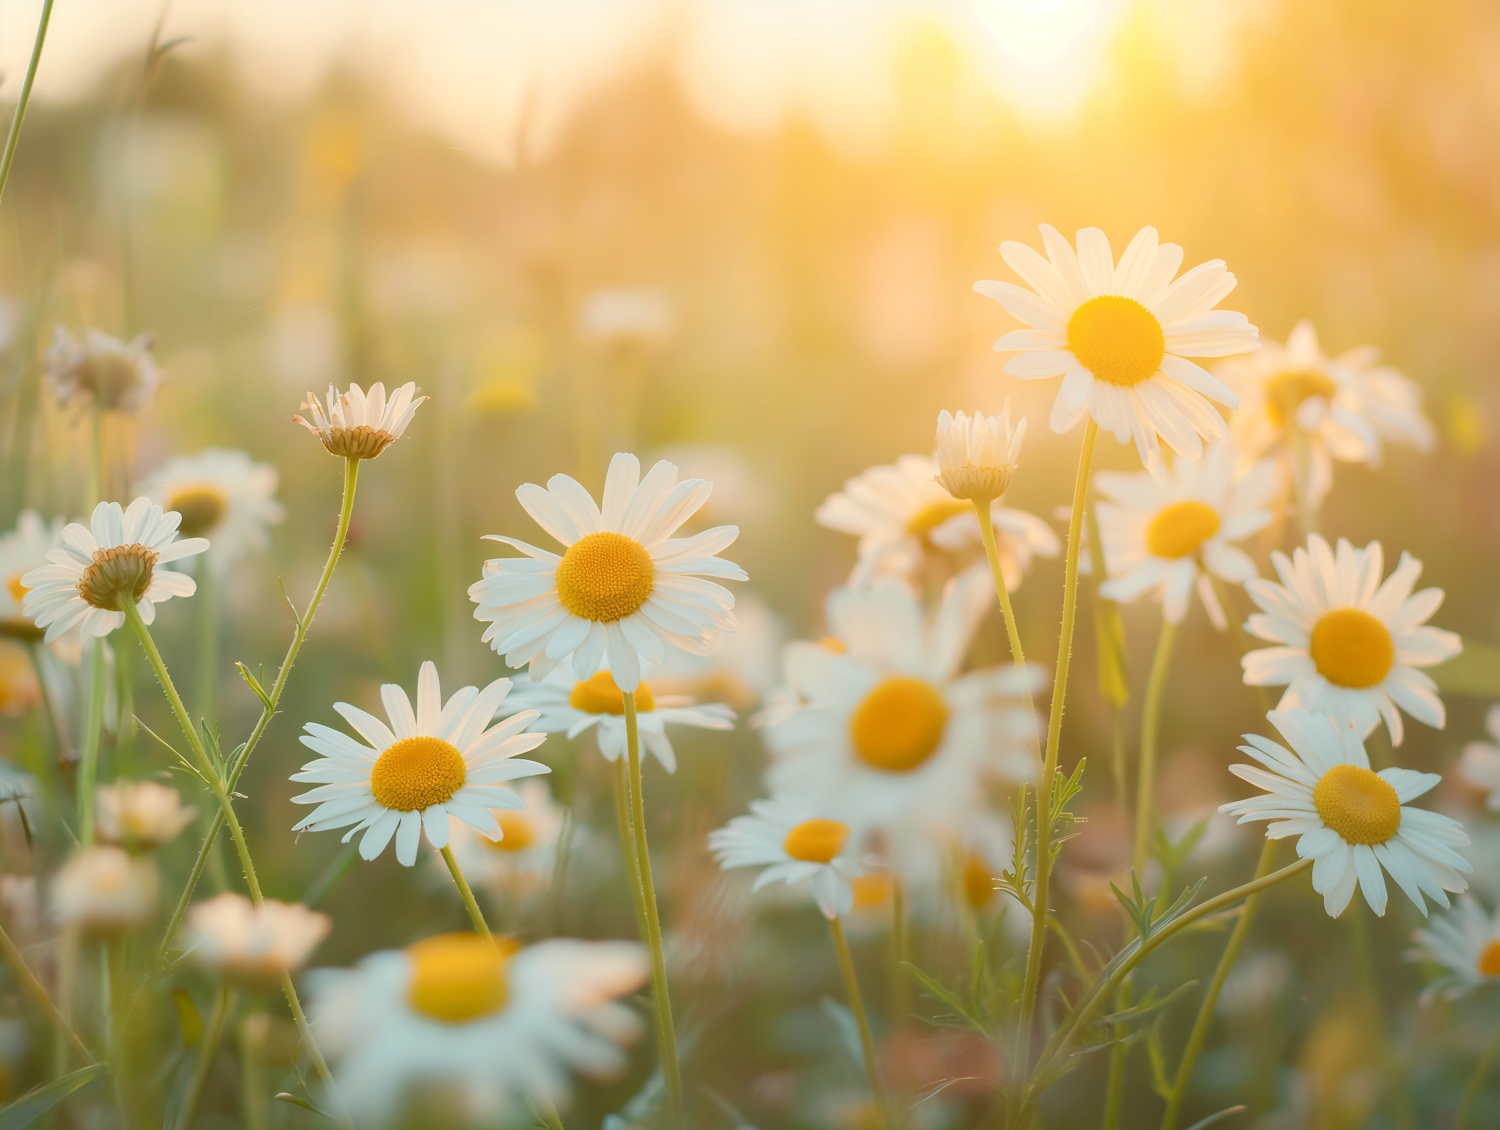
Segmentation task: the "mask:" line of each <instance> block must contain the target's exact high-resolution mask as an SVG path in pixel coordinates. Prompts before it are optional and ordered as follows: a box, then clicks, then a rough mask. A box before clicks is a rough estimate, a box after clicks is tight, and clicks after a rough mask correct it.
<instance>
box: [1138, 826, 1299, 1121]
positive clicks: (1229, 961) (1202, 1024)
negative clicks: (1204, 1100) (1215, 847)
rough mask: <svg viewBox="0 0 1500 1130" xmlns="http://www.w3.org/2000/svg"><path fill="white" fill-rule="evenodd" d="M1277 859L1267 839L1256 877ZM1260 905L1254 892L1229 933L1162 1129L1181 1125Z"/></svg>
mask: <svg viewBox="0 0 1500 1130" xmlns="http://www.w3.org/2000/svg"><path fill="white" fill-rule="evenodd" d="M1275 859H1276V841H1275V840H1267V841H1266V842H1265V846H1263V847H1262V848H1261V849H1260V860H1259V861H1258V862H1257V863H1256V865H1255V878H1257V879H1261V878H1264V877H1265V876H1266V875H1267V874H1268V873H1269V872H1270V870H1271V864H1272V863H1273V862H1274V861H1275ZM1259 906H1260V895H1258V894H1255V895H1251V896H1250V897H1249V898H1247V899H1246V900H1245V906H1244V909H1243V910H1241V911H1240V917H1239V921H1238V922H1236V923H1235V924H1234V930H1233V932H1232V933H1230V935H1229V943H1228V944H1227V945H1226V946H1225V947H1224V953H1223V956H1221V957H1220V958H1219V965H1218V968H1217V969H1215V970H1214V976H1213V980H1211V981H1210V982H1209V983H1208V992H1206V993H1205V994H1204V995H1203V1003H1202V1004H1200V1005H1199V1006H1198V1016H1197V1019H1195V1020H1194V1021H1193V1030H1192V1032H1191V1033H1189V1035H1188V1042H1187V1046H1186V1047H1185V1048H1183V1050H1182V1060H1181V1062H1179V1063H1178V1065H1177V1076H1176V1078H1174V1079H1173V1080H1172V1090H1171V1091H1170V1092H1169V1093H1168V1094H1167V1109H1166V1113H1165V1114H1163V1115H1162V1119H1161V1130H1175V1128H1176V1126H1177V1115H1178V1112H1179V1111H1180V1110H1181V1109H1182V1100H1183V1096H1185V1095H1186V1094H1187V1085H1188V1080H1189V1079H1190V1078H1192V1075H1193V1065H1194V1064H1195V1063H1196V1062H1197V1061H1198V1053H1199V1052H1201V1051H1202V1050H1203V1041H1204V1040H1205V1039H1206V1038H1207V1037H1208V1026H1209V1024H1211V1023H1212V1022H1213V1018H1214V1008H1215V1007H1216V1006H1217V1005H1218V1003H1219V993H1220V992H1221V991H1222V990H1223V988H1224V981H1225V979H1226V978H1227V977H1228V976H1229V971H1230V970H1231V969H1232V968H1234V962H1235V958H1237V957H1239V954H1240V947H1241V946H1242V945H1244V943H1245V935H1246V934H1248V933H1249V932H1250V923H1251V921H1252V920H1253V919H1254V918H1255V911H1256V909H1257V908H1258V907H1259Z"/></svg>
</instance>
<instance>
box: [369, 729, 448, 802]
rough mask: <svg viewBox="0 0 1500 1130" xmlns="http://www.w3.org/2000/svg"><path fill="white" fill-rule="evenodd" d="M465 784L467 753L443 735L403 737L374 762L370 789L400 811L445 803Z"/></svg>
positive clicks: (378, 799) (377, 799) (381, 799)
mask: <svg viewBox="0 0 1500 1130" xmlns="http://www.w3.org/2000/svg"><path fill="white" fill-rule="evenodd" d="M463 787H464V755H463V754H461V753H459V752H458V750H457V749H455V748H454V747H453V746H451V745H449V744H448V743H447V742H445V741H443V739H442V738H431V737H425V736H423V737H415V738H402V739H401V740H400V741H399V742H397V743H396V744H395V745H393V746H391V747H390V748H389V749H387V750H386V751H385V752H384V753H382V754H381V755H380V758H379V759H378V760H377V761H376V762H375V768H374V769H373V770H371V772H370V791H371V792H373V793H374V794H375V800H376V802H377V803H378V804H382V805H384V806H385V807H386V808H390V809H394V810H395V811H397V812H420V811H422V809H424V808H431V807H432V806H433V805H434V804H442V803H443V802H445V801H447V800H448V799H450V798H451V797H452V796H453V794H454V793H456V792H458V790H459V789H461V788H463Z"/></svg>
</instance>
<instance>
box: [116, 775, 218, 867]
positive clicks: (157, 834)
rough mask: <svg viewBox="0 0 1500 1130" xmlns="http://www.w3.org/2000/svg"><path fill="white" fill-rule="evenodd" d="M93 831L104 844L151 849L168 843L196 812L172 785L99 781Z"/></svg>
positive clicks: (138, 849) (133, 848)
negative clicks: (170, 786) (106, 782)
mask: <svg viewBox="0 0 1500 1130" xmlns="http://www.w3.org/2000/svg"><path fill="white" fill-rule="evenodd" d="M94 795H95V797H96V798H97V799H96V801H95V806H96V808H97V810H98V827H97V832H98V835H99V839H100V840H101V841H103V842H104V843H107V844H117V845H119V846H120V847H124V848H129V849H131V850H133V851H152V850H154V849H156V848H159V847H161V845H162V844H165V843H170V842H171V841H172V840H175V839H176V838H177V834H178V833H179V832H181V831H182V830H183V829H184V828H186V827H187V826H188V824H190V823H191V822H192V820H193V817H194V816H196V815H198V810H197V809H196V808H183V807H182V797H181V796H180V795H178V792H177V790H176V789H173V788H169V787H168V786H166V785H159V784H157V783H156V782H155V781H127V780H124V779H123V778H122V779H121V780H118V781H116V782H115V783H114V784H113V785H103V786H101V787H100V788H99V789H98V791H97V792H95V794H94Z"/></svg>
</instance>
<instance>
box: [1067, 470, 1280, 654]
mask: <svg viewBox="0 0 1500 1130" xmlns="http://www.w3.org/2000/svg"><path fill="white" fill-rule="evenodd" d="M1094 485H1095V486H1096V487H1097V488H1098V490H1099V493H1100V494H1101V495H1102V496H1103V497H1104V498H1105V499H1108V501H1101V502H1100V503H1099V505H1098V515H1099V537H1100V540H1101V541H1102V542H1103V548H1104V561H1105V566H1106V568H1107V570H1108V572H1109V579H1108V580H1107V581H1105V582H1104V583H1103V584H1102V585H1100V586H1099V593H1100V595H1102V596H1106V597H1108V598H1109V599H1110V600H1117V601H1121V602H1128V601H1131V600H1134V599H1135V598H1136V597H1138V596H1140V595H1141V594H1142V593H1144V592H1147V591H1149V590H1152V589H1154V590H1156V593H1157V597H1158V599H1159V600H1160V601H1161V604H1162V614H1163V615H1165V616H1166V618H1167V619H1168V620H1169V621H1171V622H1172V623H1174V624H1178V623H1181V622H1182V618H1183V617H1184V616H1186V615H1187V608H1188V600H1189V598H1190V597H1191V596H1192V593H1193V590H1194V589H1195V588H1196V589H1197V592H1198V596H1199V598H1200V599H1201V600H1202V601H1203V606H1204V608H1206V609H1207V610H1208V615H1209V618H1210V619H1211V620H1212V621H1213V623H1214V626H1215V627H1216V628H1218V629H1219V630H1220V631H1222V630H1224V629H1225V628H1226V627H1228V622H1227V621H1226V620H1225V618H1224V612H1223V609H1221V608H1220V607H1219V601H1218V598H1217V596H1216V595H1215V593H1214V588H1213V582H1212V581H1211V580H1210V578H1209V576H1208V574H1210V573H1212V574H1213V575H1214V576H1216V577H1219V578H1220V579H1222V580H1225V581H1228V582H1229V583H1230V584H1234V585H1240V584H1244V583H1245V582H1246V581H1248V580H1249V579H1250V578H1251V577H1253V576H1255V562H1253V561H1251V560H1250V558H1249V556H1248V555H1247V554H1246V553H1245V552H1244V551H1243V550H1241V549H1239V548H1237V547H1236V546H1235V545H1234V544H1233V543H1234V542H1237V541H1243V540H1244V539H1245V538H1247V537H1249V536H1250V535H1251V534H1254V533H1257V532H1259V531H1260V530H1263V529H1265V527H1266V526H1268V525H1270V523H1271V517H1272V515H1271V511H1270V510H1269V509H1268V508H1267V506H1266V504H1267V503H1268V502H1269V501H1270V498H1271V496H1272V494H1274V493H1275V491H1276V468H1275V466H1274V464H1272V463H1271V462H1270V461H1269V460H1263V461H1261V462H1260V463H1257V464H1255V465H1254V466H1252V467H1250V468H1249V469H1247V470H1245V471H1244V472H1243V473H1241V474H1236V473H1235V467H1234V454H1233V452H1232V451H1231V450H1230V449H1229V446H1228V445H1227V444H1215V445H1214V446H1212V447H1210V448H1209V449H1208V450H1207V451H1205V452H1204V453H1203V458H1202V459H1199V460H1197V461H1196V462H1194V461H1192V460H1188V459H1179V460H1177V462H1176V463H1175V464H1174V465H1173V467H1172V469H1171V471H1169V472H1168V473H1167V474H1166V475H1165V476H1164V477H1162V478H1156V477H1154V476H1152V475H1149V474H1145V473H1138V474H1120V473H1117V472H1111V471H1100V472H1099V473H1098V474H1096V475H1095V476H1094Z"/></svg>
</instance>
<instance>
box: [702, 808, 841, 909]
mask: <svg viewBox="0 0 1500 1130" xmlns="http://www.w3.org/2000/svg"><path fill="white" fill-rule="evenodd" d="M809 811H810V810H807V809H805V808H803V807H801V806H799V805H797V804H796V803H794V802H791V801H786V800H754V801H751V802H750V815H748V816H736V817H735V818H734V819H733V820H731V821H730V822H729V823H728V825H727V826H725V827H723V828H720V829H718V830H717V831H714V832H710V833H709V836H708V846H709V849H710V850H712V851H713V853H714V856H715V858H717V859H718V861H719V866H720V867H722V868H723V869H724V870H726V871H729V870H732V869H733V868H736V867H764V868H765V870H764V871H762V872H761V873H760V874H759V875H758V876H757V877H756V879H755V886H754V887H753V888H752V889H753V890H757V891H758V890H760V889H761V888H762V887H765V886H767V885H768V884H770V883H774V882H776V881H777V880H778V879H780V880H784V881H785V882H786V884H787V885H788V886H795V885H796V884H798V883H803V882H808V881H811V883H812V892H813V898H814V899H816V900H817V903H818V909H819V910H821V911H822V912H823V914H824V916H825V917H827V918H838V917H840V916H841V915H845V914H848V913H849V912H850V911H851V910H853V909H854V890H853V888H852V887H851V886H850V885H849V880H850V879H853V878H857V877H858V876H859V873H860V867H859V860H858V858H857V856H856V855H855V853H854V845H853V844H852V843H851V842H850V838H849V825H847V824H845V823H843V822H842V821H839V820H826V819H822V818H819V817H814V816H809V815H808V812H809Z"/></svg>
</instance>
